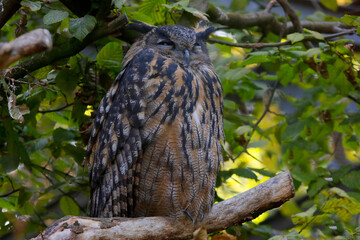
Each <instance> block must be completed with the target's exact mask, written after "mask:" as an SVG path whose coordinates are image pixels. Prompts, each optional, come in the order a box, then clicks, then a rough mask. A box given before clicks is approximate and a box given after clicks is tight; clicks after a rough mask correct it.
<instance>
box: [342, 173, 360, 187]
mask: <svg viewBox="0 0 360 240" xmlns="http://www.w3.org/2000/svg"><path fill="white" fill-rule="evenodd" d="M340 181H341V182H342V184H344V185H345V186H347V187H348V188H351V189H355V190H360V171H351V172H350V173H348V174H346V175H345V176H343V177H342V178H340Z"/></svg>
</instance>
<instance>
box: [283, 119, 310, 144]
mask: <svg viewBox="0 0 360 240" xmlns="http://www.w3.org/2000/svg"><path fill="white" fill-rule="evenodd" d="M304 127H305V123H304V122H303V121H296V122H294V123H292V124H290V125H289V126H287V128H286V129H285V132H284V133H283V134H282V140H295V139H296V138H297V137H298V136H299V135H300V133H301V132H302V130H303V129H304Z"/></svg>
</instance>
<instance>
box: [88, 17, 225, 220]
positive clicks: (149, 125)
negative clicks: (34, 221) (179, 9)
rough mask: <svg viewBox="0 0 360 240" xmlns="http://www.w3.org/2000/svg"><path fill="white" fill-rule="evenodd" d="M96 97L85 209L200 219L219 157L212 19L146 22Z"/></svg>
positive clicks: (208, 203) (208, 202) (212, 189)
mask: <svg viewBox="0 0 360 240" xmlns="http://www.w3.org/2000/svg"><path fill="white" fill-rule="evenodd" d="M148 30H149V31H148V32H147V33H146V34H145V35H144V36H143V37H142V38H141V39H140V40H138V41H137V42H135V43H134V44H133V45H132V46H131V48H130V49H129V51H128V53H127V54H126V56H125V57H124V60H123V68H122V71H121V72H120V74H119V75H118V76H117V77H116V79H115V81H114V83H113V84H112V86H111V88H110V89H109V91H108V92H107V94H106V95H105V97H104V98H103V99H102V101H101V103H100V105H99V108H98V111H97V115H96V118H95V120H94V125H93V129H92V132H91V136H90V140H89V145H88V155H87V157H88V161H89V163H90V166H89V176H90V184H91V216H93V217H144V216H169V217H173V218H175V219H178V220H181V219H183V218H184V219H190V220H191V221H193V222H194V223H200V222H201V221H202V220H203V219H204V217H206V215H207V213H208V212H209V211H210V209H211V207H212V204H213V201H214V194H215V182H216V175H217V172H218V169H219V164H220V162H221V161H222V152H221V142H220V141H221V140H223V139H224V133H223V119H222V117H223V98H222V86H221V83H220V80H219V78H218V76H217V75H216V73H215V71H214V67H213V65H212V64H211V62H210V59H209V55H208V51H207V48H206V39H207V38H208V36H209V34H210V33H211V32H212V31H213V28H212V27H208V26H206V24H200V25H199V26H198V27H197V28H195V29H194V30H192V29H189V28H186V27H180V26H161V27H153V26H151V27H149V29H148Z"/></svg>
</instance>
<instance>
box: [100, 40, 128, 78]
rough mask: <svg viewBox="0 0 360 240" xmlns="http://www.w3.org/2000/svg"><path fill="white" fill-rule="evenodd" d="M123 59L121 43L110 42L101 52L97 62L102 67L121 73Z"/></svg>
mask: <svg viewBox="0 0 360 240" xmlns="http://www.w3.org/2000/svg"><path fill="white" fill-rule="evenodd" d="M122 58H123V55H122V48H121V46H120V44H119V42H109V43H108V44H106V45H105V46H104V47H103V48H102V49H101V50H100V52H99V53H98V55H97V56H96V59H95V60H96V61H97V64H98V65H99V66H101V67H104V68H107V69H110V70H113V71H115V72H120V71H121V62H122Z"/></svg>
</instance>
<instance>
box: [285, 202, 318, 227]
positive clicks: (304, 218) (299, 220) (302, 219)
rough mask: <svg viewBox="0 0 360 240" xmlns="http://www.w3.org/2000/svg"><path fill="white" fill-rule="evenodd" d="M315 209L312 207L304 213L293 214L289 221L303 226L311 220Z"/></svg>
mask: <svg viewBox="0 0 360 240" xmlns="http://www.w3.org/2000/svg"><path fill="white" fill-rule="evenodd" d="M316 210H317V208H316V206H315V205H313V206H312V207H311V208H309V209H308V210H306V211H305V212H302V213H298V214H295V215H293V216H292V217H291V220H292V221H293V223H294V224H305V223H307V222H309V221H310V220H311V218H312V217H313V216H314V213H315V212H316Z"/></svg>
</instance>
